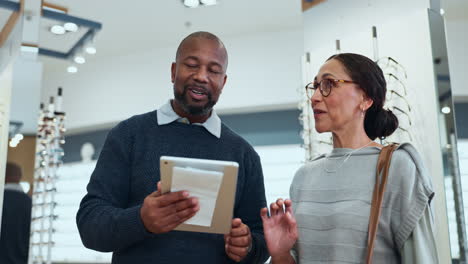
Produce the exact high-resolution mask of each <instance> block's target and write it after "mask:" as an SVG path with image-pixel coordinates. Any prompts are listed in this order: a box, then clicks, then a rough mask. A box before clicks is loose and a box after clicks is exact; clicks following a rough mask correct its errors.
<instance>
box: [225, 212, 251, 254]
mask: <svg viewBox="0 0 468 264" xmlns="http://www.w3.org/2000/svg"><path fill="white" fill-rule="evenodd" d="M224 245H225V250H226V254H227V255H228V256H229V257H230V258H231V259H232V260H234V261H237V262H239V261H241V260H242V259H244V258H245V256H247V254H248V253H249V249H250V248H251V247H252V235H251V234H250V229H249V227H248V226H247V225H245V224H244V223H242V220H241V219H240V218H235V219H233V220H232V226H231V232H230V233H229V234H227V235H224Z"/></svg>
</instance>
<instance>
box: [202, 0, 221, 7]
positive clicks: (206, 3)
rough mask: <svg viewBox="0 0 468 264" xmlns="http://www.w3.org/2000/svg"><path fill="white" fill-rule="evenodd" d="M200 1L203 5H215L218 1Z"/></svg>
mask: <svg viewBox="0 0 468 264" xmlns="http://www.w3.org/2000/svg"><path fill="white" fill-rule="evenodd" d="M200 2H201V3H202V4H204V5H207V6H209V5H216V4H217V2H218V1H216V0H200Z"/></svg>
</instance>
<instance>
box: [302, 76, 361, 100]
mask: <svg viewBox="0 0 468 264" xmlns="http://www.w3.org/2000/svg"><path fill="white" fill-rule="evenodd" d="M324 80H327V81H332V82H333V83H334V84H337V83H354V84H358V83H357V82H355V81H349V80H342V79H332V78H323V79H322V80H321V81H320V82H317V80H314V81H313V82H310V83H308V84H307V85H306V86H305V90H306V95H307V97H308V98H309V99H312V96H313V94H314V93H315V91H316V90H317V89H319V91H320V94H321V95H322V96H323V97H328V96H329V95H330V94H331V90H332V89H331V88H332V87H333V86H331V87H330V92H329V93H328V94H327V95H325V94H323V89H322V82H323V81H324ZM311 84H312V87H309V85H311ZM315 84H317V85H318V86H319V87H318V88H317V87H315ZM309 89H310V90H313V91H314V93H312V96H309V93H308V91H309Z"/></svg>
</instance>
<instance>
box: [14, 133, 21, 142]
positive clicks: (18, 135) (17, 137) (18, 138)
mask: <svg viewBox="0 0 468 264" xmlns="http://www.w3.org/2000/svg"><path fill="white" fill-rule="evenodd" d="M13 138H16V140H18V141H20V140H23V139H24V136H23V134H16V135H15V136H14V137H13Z"/></svg>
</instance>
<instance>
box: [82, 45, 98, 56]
mask: <svg viewBox="0 0 468 264" xmlns="http://www.w3.org/2000/svg"><path fill="white" fill-rule="evenodd" d="M85 51H86V53H88V54H96V52H97V50H96V48H95V47H94V46H88V47H86V49H85Z"/></svg>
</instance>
